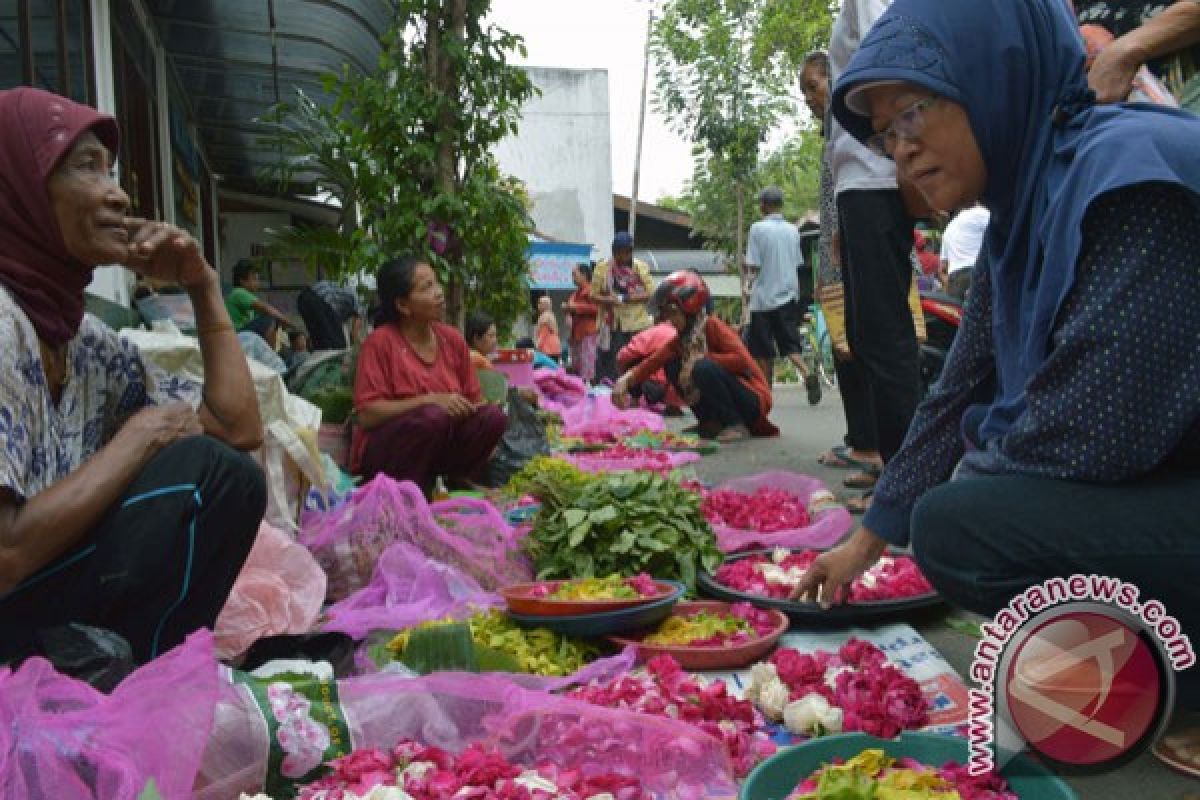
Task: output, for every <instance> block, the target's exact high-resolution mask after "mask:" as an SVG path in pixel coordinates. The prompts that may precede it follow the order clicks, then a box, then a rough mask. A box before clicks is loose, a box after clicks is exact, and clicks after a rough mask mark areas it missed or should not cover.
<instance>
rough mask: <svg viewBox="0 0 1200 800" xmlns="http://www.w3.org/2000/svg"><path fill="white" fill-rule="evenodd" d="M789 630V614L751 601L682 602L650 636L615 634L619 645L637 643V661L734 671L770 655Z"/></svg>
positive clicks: (645, 634)
mask: <svg viewBox="0 0 1200 800" xmlns="http://www.w3.org/2000/svg"><path fill="white" fill-rule="evenodd" d="M787 628H788V618H787V615H786V614H784V613H783V612H781V611H763V610H761V609H756V608H755V607H754V606H752V605H750V604H749V603H734V604H732V605H731V604H729V603H720V602H689V603H680V604H679V605H677V606H676V607H675V610H674V612H672V614H671V616H669V617H667V619H666V620H664V621H663V623H662V624H661V625H659V626H658V627H657V628H655V629H654V630H653V631H650V632H649V633H644V634H640V635H630V636H612V637H609V640H610V641H611V642H612V643H613V644H616V645H618V646H620V647H625V646H629V645H633V646H634V647H636V648H637V654H638V660H639V661H648V660H650V659H651V658H654V657H655V656H662V655H666V656H670V657H672V658H674V659H675V660H676V661H678V662H679V665H680V666H681V667H683V668H684V669H689V670H706V669H707V670H713V669H733V668H736V667H742V666H745V665H747V664H752V663H754V662H755V661H757V660H758V659H760V658H762V657H763V656H764V655H766V654H767V653H768V652H769V651H770V650H771V648H772V647H774V646H775V643H776V642H777V641H779V637H780V636H782V635H783V634H784V633H785V632H786V631H787Z"/></svg>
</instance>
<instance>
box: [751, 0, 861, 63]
mask: <svg viewBox="0 0 1200 800" xmlns="http://www.w3.org/2000/svg"><path fill="white" fill-rule="evenodd" d="M839 5H840V3H838V2H837V0H768V2H767V3H766V4H765V7H764V8H763V13H762V22H761V24H760V25H759V27H758V31H757V32H756V34H755V36H754V59H755V61H756V62H764V61H773V60H776V61H778V62H780V67H781V68H782V69H784V70H785V71H787V72H789V73H791V74H792V75H798V74H799V72H800V67H801V66H802V65H803V64H804V57H805V56H806V55H808V54H809V53H810V52H812V51H813V50H823V49H825V48H827V47H828V46H829V31H830V28H831V27H832V25H833V17H834V15H835V14H836V13H837V10H838V6H839Z"/></svg>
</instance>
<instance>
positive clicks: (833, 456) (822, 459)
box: [817, 444, 879, 472]
mask: <svg viewBox="0 0 1200 800" xmlns="http://www.w3.org/2000/svg"><path fill="white" fill-rule="evenodd" d="M817 463H818V464H821V465H822V466H825V467H829V468H830V469H861V470H862V471H864V472H870V471H871V470H878V469H879V465H878V464H876V463H874V462H872V461H863V460H862V459H861V458H855V457H854V456H852V455H850V448H849V447H848V446H847V445H844V444H839V445H835V446H834V447H831V448H829V450H827V451H825V452H824V453H822V454H821V455H819V456H817Z"/></svg>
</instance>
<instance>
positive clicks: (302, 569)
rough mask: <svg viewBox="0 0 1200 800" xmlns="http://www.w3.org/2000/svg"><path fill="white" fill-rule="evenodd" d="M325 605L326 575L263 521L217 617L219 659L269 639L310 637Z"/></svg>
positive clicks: (301, 549)
mask: <svg viewBox="0 0 1200 800" xmlns="http://www.w3.org/2000/svg"><path fill="white" fill-rule="evenodd" d="M324 602H325V573H324V572H323V571H322V570H321V567H320V566H319V565H318V564H317V562H316V559H314V558H313V556H312V554H311V553H310V552H308V550H306V549H305V548H304V547H303V546H301V545H299V544H297V543H296V542H295V540H293V539H292V537H291V536H288V535H287V534H286V533H284V532H283V531H281V530H279V529H278V528H274V527H272V526H271V525H268V524H267V523H265V522H264V523H263V524H262V526H261V527H259V529H258V538H257V539H255V540H254V547H253V548H251V550H250V555H249V557H247V559H246V563H245V564H244V565H243V566H242V572H241V574H239V575H238V579H237V582H236V583H234V584H233V591H231V592H230V594H229V599H228V600H226V601H225V607H224V608H223V609H221V615H220V616H219V617H217V624H216V626H215V628H214V635H215V638H216V643H217V658H220V659H224V660H228V659H231V658H234V657H236V656H239V655H241V654H242V653H244V652H246V650H248V649H249V647H250V645H252V644H254V643H255V642H256V641H258V640H259V639H262V638H263V637H265V636H275V635H278V634H281V633H307V632H308V631H310V630H312V628H313V626H314V625H316V622H317V616H318V615H319V614H320V613H321V605H322V604H323V603H324Z"/></svg>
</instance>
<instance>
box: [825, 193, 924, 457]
mask: <svg viewBox="0 0 1200 800" xmlns="http://www.w3.org/2000/svg"><path fill="white" fill-rule="evenodd" d="M837 207H838V219H839V221H840V225H841V242H842V264H844V265H846V268H845V269H844V270H843V271H842V276H843V280H844V281H845V285H846V334H847V338H848V339H849V341H850V350H851V351H852V352H853V353H854V360H855V361H857V362H858V363H859V365H860V367H861V368H862V370H863V374H864V376H865V378H866V382H867V385H868V386H869V387H870V388H871V396H872V398H873V400H874V404H875V422H876V436H877V439H878V444H879V452H880V455H882V456H883V460H884V461H887V460H888V459H890V458H891V457H892V456H893V455H895V453H896V451H897V450H899V449H900V445H901V443H902V442H903V441H904V434H905V433H906V432H907V431H908V425H909V423H910V422H912V418H913V414H914V413H915V412H916V409H917V403H918V402H919V401H920V398H921V372H920V358H919V350H918V348H917V333H916V330H915V329H914V328H913V321H912V311H911V310H910V309H909V306H908V292H909V288H910V287H911V286H912V279H913V271H912V264H911V262H910V261H909V254H910V252H911V251H912V246H913V233H912V231H913V222H912V219H911V218H910V217H909V216H908V212H907V211H905V209H904V203H903V202H902V201H901V199H900V192H899V191H897V190H895V189H891V190H881V191H847V192H842V193H841V194H839V195H838V197H837Z"/></svg>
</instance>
